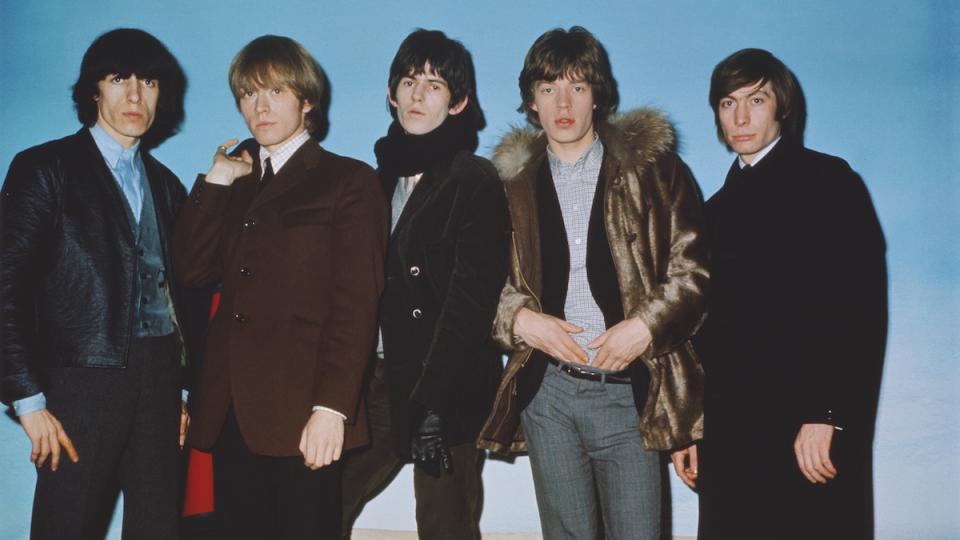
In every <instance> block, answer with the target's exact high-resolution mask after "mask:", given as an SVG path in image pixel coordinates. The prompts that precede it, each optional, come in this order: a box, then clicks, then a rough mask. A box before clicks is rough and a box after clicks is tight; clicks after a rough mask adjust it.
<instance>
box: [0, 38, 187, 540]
mask: <svg viewBox="0 0 960 540" xmlns="http://www.w3.org/2000/svg"><path fill="white" fill-rule="evenodd" d="M185 87H186V79H185V77H184V74H183V71H182V70H181V69H180V65H179V64H178V63H177V61H176V59H175V58H174V57H173V55H171V54H170V52H169V51H168V50H167V48H166V47H165V46H164V45H163V44H162V43H160V41H158V40H157V39H156V38H155V37H153V36H151V35H150V34H147V33H146V32H143V31H141V30H134V29H118V30H113V31H110V32H107V33H105V34H103V35H102V36H100V37H98V38H97V39H96V40H95V41H94V42H93V44H92V45H91V46H90V48H89V49H87V51H86V54H84V56H83V61H82V63H81V66H80V77H79V78H78V80H77V82H76V84H75V85H74V87H73V99H74V102H75V103H76V107H77V116H78V118H79V119H80V122H81V123H82V124H83V126H84V127H83V128H82V129H80V131H79V132H77V133H76V134H74V135H71V136H68V137H65V138H63V139H59V140H56V141H51V142H48V143H45V144H42V145H40V146H36V147H34V148H31V149H29V150H26V151H24V152H21V153H20V154H18V155H17V156H16V157H15V158H14V160H13V163H11V165H10V170H9V172H8V173H7V178H6V181H5V182H4V185H3V197H2V208H0V213H2V219H0V221H2V254H0V259H2V260H3V265H2V270H0V294H2V298H3V301H2V315H3V326H2V328H3V337H2V348H0V351H2V355H3V356H2V362H0V380H2V387H0V390H2V396H3V401H4V402H5V403H11V404H12V405H13V408H14V411H15V412H16V414H17V415H18V416H19V419H20V423H21V425H22V426H23V429H24V431H26V433H27V436H28V437H29V438H30V442H31V444H32V452H31V456H30V459H31V461H33V462H34V463H35V464H36V466H37V488H36V493H35V497H34V509H33V524H32V528H31V537H32V538H92V537H96V536H98V535H102V534H103V533H104V530H103V529H104V528H105V525H106V524H107V523H108V522H109V517H110V512H111V510H112V503H113V502H114V501H115V495H116V489H117V487H118V486H119V488H120V490H122V492H123V494H124V519H123V534H124V537H135V538H145V537H159V538H176V537H177V535H178V524H179V521H178V511H177V501H178V495H179V494H178V484H179V482H178V478H179V476H180V475H179V466H178V462H179V451H178V446H177V442H176V434H177V424H178V423H180V434H181V443H180V444H181V446H182V437H183V430H184V427H185V424H186V420H187V419H186V415H185V409H184V408H182V406H181V402H180V384H181V373H180V372H181V366H182V365H183V363H184V362H185V360H186V357H187V354H186V352H187V350H186V344H185V336H184V333H183V332H182V328H183V321H184V318H183V315H185V313H184V312H185V309H184V302H185V297H184V293H185V291H182V290H179V289H178V288H177V287H176V286H174V285H173V283H172V279H171V278H172V272H171V260H170V259H171V258H170V248H169V244H168V242H169V238H170V236H171V234H172V232H173V222H174V219H175V216H176V215H177V212H178V211H179V209H180V206H181V204H182V203H183V201H184V199H185V197H186V192H185V190H184V189H183V186H182V185H181V184H180V181H179V180H178V179H177V177H176V176H174V175H173V173H171V172H170V171H169V170H168V169H167V168H166V167H164V166H163V165H162V164H160V162H158V161H157V160H156V159H154V158H153V157H152V156H151V155H150V154H149V152H148V150H149V149H150V148H151V147H153V146H156V145H157V144H160V143H161V142H162V141H163V140H165V139H166V138H167V137H169V136H171V135H172V134H174V133H175V132H176V131H177V129H178V128H179V126H180V124H181V122H182V121H183V115H184V113H183V97H184V90H185ZM63 453H66V457H69V461H66V460H61V457H63ZM48 463H49V467H45V465H46V464H48Z"/></svg>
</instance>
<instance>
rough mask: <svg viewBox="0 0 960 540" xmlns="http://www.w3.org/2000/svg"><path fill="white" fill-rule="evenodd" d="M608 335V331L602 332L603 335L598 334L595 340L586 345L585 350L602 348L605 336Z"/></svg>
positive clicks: (605, 340) (605, 339)
mask: <svg viewBox="0 0 960 540" xmlns="http://www.w3.org/2000/svg"><path fill="white" fill-rule="evenodd" d="M609 333H610V331H609V330H607V331H606V332H604V333H602V334H600V335H599V336H597V337H596V339H594V340H593V341H591V342H590V343H587V348H588V349H599V348H600V347H603V344H604V343H606V342H607V336H608V335H609Z"/></svg>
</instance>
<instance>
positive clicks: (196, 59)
mask: <svg viewBox="0 0 960 540" xmlns="http://www.w3.org/2000/svg"><path fill="white" fill-rule="evenodd" d="M94 5H96V6H98V7H97V8H93V7H92V6H94ZM958 6H960V3H958V2H956V1H952V0H942V1H933V0H930V1H914V2H894V1H890V0H880V1H863V0H856V1H845V2H829V1H819V2H818V1H806V0H802V1H792V2H788V1H777V2H774V1H728V2H696V1H691V0H681V1H677V2H657V3H654V2H648V1H637V0H634V1H615V2H598V1H586V0H581V1H573V0H556V1H554V2H518V1H510V2H506V1H501V0H496V1H493V0H491V1H478V2H437V3H428V2H372V1H364V0H358V1H353V2H324V1H316V0H314V1H308V0H276V1H273V2H250V1H236V2H215V1H209V2H198V1H182V0H169V1H165V2H120V1H116V0H102V1H100V2H97V3H93V2H83V1H66V0H64V1H59V2H55V1H45V0H34V1H29V2H28V1H15V0H0V126H2V133H3V135H2V139H0V164H2V165H0V166H2V167H4V169H5V168H6V166H7V165H8V164H9V162H10V160H11V159H12V158H13V156H14V154H15V153H16V152H18V151H19V150H22V149H24V148H26V147H29V146H32V145H35V144H38V143H41V142H44V141H46V140H49V139H53V138H58V137H62V136H63V135H66V134H68V133H72V132H73V131H75V130H76V129H77V128H78V124H77V121H76V117H75V115H74V112H73V108H72V105H71V102H70V98H69V92H70V85H71V84H72V83H73V81H74V80H75V77H76V75H77V71H78V68H79V64H80V59H81V56H82V54H83V52H84V50H85V49H86V47H87V46H88V45H89V43H90V42H91V41H92V40H93V39H94V38H95V37H96V36H97V35H99V34H101V33H102V32H104V31H106V30H109V29H112V28H115V27H118V26H134V27H141V28H144V29H146V30H148V31H150V32H152V33H154V34H155V35H156V36H158V37H159V38H160V39H161V40H163V41H164V42H165V43H166V44H167V45H168V46H169V47H170V49H171V50H172V51H173V53H174V54H175V55H176V56H177V57H178V58H179V59H180V61H181V63H182V64H183V67H184V69H185V70H186V72H187V75H188V78H189V82H190V87H189V91H188V94H187V121H186V123H185V124H184V126H183V131H182V133H181V134H180V135H179V136H177V137H175V138H173V139H171V140H169V141H168V142H166V143H165V144H164V145H163V146H161V147H160V148H159V149H158V150H157V151H156V152H155V154H156V155H157V156H158V157H159V158H160V159H161V160H162V161H163V162H164V163H166V164H167V165H168V166H169V167H170V168H171V169H173V171H174V172H175V173H177V174H178V175H179V176H180V177H181V179H183V180H184V182H186V183H187V184H188V187H189V185H191V184H192V182H193V178H194V176H195V175H196V173H198V172H201V171H205V170H206V168H207V167H208V164H209V161H210V157H211V154H212V152H213V150H214V149H215V148H216V146H217V145H218V144H220V143H221V142H222V141H224V140H226V139H228V138H231V137H238V138H243V137H245V136H246V135H247V131H246V129H245V127H244V125H243V123H242V121H241V119H240V116H239V115H238V114H237V112H236V110H235V108H234V105H233V98H232V97H231V95H230V93H229V91H228V88H227V84H226V72H227V67H228V65H229V62H230V59H231V58H232V57H233V55H234V54H235V53H236V52H237V51H238V50H239V49H240V48H241V47H242V46H243V45H244V44H245V43H246V42H248V41H249V40H250V39H252V38H254V37H256V36H258V35H261V34H265V33H276V34H283V35H288V36H291V37H293V38H295V39H297V40H299V41H300V42H301V43H303V44H304V45H305V46H306V47H307V48H308V49H309V50H310V51H311V52H312V53H313V54H314V55H315V56H316V58H317V59H318V60H319V62H320V63H321V64H322V65H323V66H324V68H325V69H326V71H327V73H328V74H329V76H330V78H331V80H332V82H333V105H332V108H331V111H330V116H331V130H330V136H329V137H328V139H327V141H326V142H325V146H326V147H327V148H329V149H331V150H333V151H335V152H340V153H345V154H348V155H351V156H356V157H359V158H361V159H364V160H367V161H372V160H373V153H372V145H373V141H374V140H375V139H376V138H378V137H380V136H381V135H382V134H383V133H384V132H385V130H386V126H387V124H388V122H389V119H390V118H389V114H388V112H387V110H386V107H385V104H384V92H385V85H386V77H387V70H388V67H389V62H390V60H391V58H392V55H393V53H394V52H395V50H396V48H397V46H398V45H399V43H400V41H401V40H402V39H403V37H404V36H405V35H406V34H407V33H408V32H409V31H411V30H412V29H414V28H416V27H427V28H439V29H442V30H444V31H446V32H447V33H448V35H450V36H452V37H455V38H458V39H461V40H462V41H463V42H464V43H465V44H466V45H467V47H468V48H469V49H470V50H471V51H472V52H473V55H474V59H475V62H476V66H477V73H478V79H479V91H480V100H481V103H482V104H483V106H484V109H485V110H486V113H487V119H488V122H489V126H490V127H488V128H487V129H486V130H485V131H484V132H483V134H482V137H481V153H483V154H487V155H488V154H489V151H490V149H491V147H492V146H493V145H494V144H495V142H496V140H497V139H498V138H499V137H500V136H501V135H502V134H503V133H504V132H505V131H506V130H507V129H508V127H509V126H510V125H516V124H520V123H521V122H522V121H523V118H522V116H521V115H520V114H518V113H517V112H516V111H515V108H516V106H517V105H518V99H519V98H518V95H519V94H518V90H517V87H516V77H517V74H518V73H519V70H520V67H521V65H522V61H523V55H524V54H525V52H526V50H527V48H528V47H529V46H530V44H531V43H532V42H533V40H534V39H535V38H536V37H537V36H538V35H539V34H540V33H542V32H543V31H545V30H547V29H548V28H552V27H556V26H563V27H568V26H570V25H573V24H580V25H583V26H586V27H587V28H589V29H590V30H591V31H593V32H594V33H595V34H596V35H597V36H598V37H599V38H600V40H601V41H603V43H604V44H605V45H606V47H607V49H608V51H609V53H610V56H611V59H612V61H613V66H614V73H615V75H616V76H617V78H618V80H619V82H620V91H621V96H622V107H621V108H622V109H629V108H632V107H635V106H638V105H654V106H656V107H660V108H662V109H664V110H665V111H666V112H667V113H669V115H670V116H671V117H672V119H673V120H674V121H675V123H676V127H677V129H678V130H679V133H680V136H681V146H680V151H681V154H682V156H683V158H684V159H685V160H686V161H687V162H688V163H689V164H690V166H691V168H692V169H693V171H694V173H695V175H696V177H697V179H698V180H699V181H700V183H701V185H702V187H703V190H704V193H705V194H706V195H707V196H709V195H710V194H712V193H713V192H714V191H716V189H717V188H718V187H719V185H720V183H721V182H722V179H723V175H724V173H725V172H726V169H727V167H728V166H729V164H730V162H731V160H732V156H731V155H730V154H728V153H727V152H726V151H725V150H724V148H723V147H722V146H721V145H720V144H719V143H718V142H717V140H716V138H715V135H714V125H713V118H712V114H711V111H710V109H709V108H708V106H707V103H706V95H707V89H708V80H709V74H710V71H711V69H712V68H713V66H714V65H715V64H716V63H717V62H718V61H719V60H720V59H722V58H723V57H724V56H726V55H727V54H729V53H731V52H733V51H734V50H737V49H740V48H742V47H763V48H767V49H769V50H771V51H773V52H774V53H775V54H776V55H778V56H779V57H780V58H781V59H782V60H784V62H785V63H786V64H787V65H788V66H790V67H791V68H792V69H793V70H794V71H795V72H796V73H797V75H798V77H799V78H800V81H801V83H802V85H803V88H804V90H805V92H806V96H807V101H808V104H809V107H808V108H809V122H808V128H807V132H806V134H807V137H806V139H807V144H808V145H809V146H811V147H812V148H815V149H817V150H820V151H824V152H827V153H830V154H835V155H839V156H842V157H844V158H845V159H847V160H848V161H849V162H850V163H851V165H852V166H853V168H854V169H856V170H857V171H858V172H859V173H860V174H861V175H862V176H863V178H864V180H865V181H866V183H867V185H868V186H869V188H870V191H871V193H872V195H873V199H874V203H875V205H876V207H877V210H878V212H879V214H880V219H881V221H882V223H883V227H884V230H885V231H886V234H887V240H888V245H889V249H888V260H889V263H890V306H891V319H890V321H891V322H890V338H889V347H888V354H887V363H886V370H885V373H884V381H883V391H882V399H881V409H880V418H879V425H878V429H877V440H876V452H875V455H876V482H875V490H876V503H877V511H876V515H877V530H878V536H879V537H880V538H884V539H893V538H905V539H906V538H909V539H921V538H924V539H926V538H929V539H945V538H960V515H958V509H960V488H958V485H960V457H958V451H960V429H958V423H960V414H958V411H960V406H958V404H957V400H958V393H960V392H958V390H960V368H958V363H957V358H956V356H957V353H958V339H957V337H958V311H960V291H958V281H960V268H958V266H960V265H958V263H960V248H958V245H960V243H958V240H957V234H958V233H960V227H958V211H957V209H958V206H960V197H958V188H957V185H956V184H957V181H958V180H960V174H958V172H957V170H958V168H960V162H958V161H960V160H958V135H960V118H958V105H960V92H958V90H960V88H958V54H960V47H958V28H960V9H958ZM811 217H812V218H814V219H815V217H816V216H811ZM771 271H776V269H771ZM788 346H789V345H788ZM829 376H830V374H829V373H824V377H829ZM745 421H749V419H745ZM28 455H29V445H28V444H27V440H26V437H24V435H23V433H22V431H21V429H20V427H19V426H18V425H17V424H16V423H14V422H12V421H9V420H7V419H5V418H0V538H4V539H7V538H10V539H15V538H26V536H27V531H28V528H29V519H30V508H31V500H32V491H33V482H34V472H33V471H32V468H31V465H30V463H29V462H28V460H27V457H28ZM841 474H842V471H841ZM484 476H485V481H486V504H485V507H484V514H483V523H482V525H483V529H484V530H485V531H491V532H492V531H536V530H538V528H539V525H538V520H537V515H536V507H535V503H534V497H533V490H532V485H531V481H530V473H529V467H528V463H527V462H526V461H525V459H520V460H518V461H517V463H516V464H515V465H507V464H504V463H500V462H488V465H487V467H486V469H485V471H484ZM673 492H674V495H673V498H674V533H675V534H677V535H691V536H692V535H694V534H695V531H696V499H695V497H694V495H693V494H692V493H691V492H689V491H688V490H686V489H685V488H683V487H682V486H680V485H679V484H677V483H676V482H674V484H673ZM413 515H414V513H413V495H412V481H411V478H410V475H409V471H405V472H404V473H403V474H401V476H400V477H399V478H398V479H397V481H396V482H395V484H394V485H393V486H391V487H390V488H389V489H388V490H387V491H386V492H385V493H383V495H381V496H380V498H378V499H377V500H375V501H374V502H373V503H372V504H371V505H370V506H368V508H367V510H366V511H365V513H364V514H363V515H362V516H361V519H360V522H359V523H358V525H359V526H363V527H372V528H394V529H408V530H412V529H413V528H414V518H413ZM811 518H813V516H811ZM749 526H750V524H749V523H745V524H744V527H745V528H749ZM116 532H117V531H116V529H115V530H114V532H113V533H112V534H114V535H116ZM116 536H117V537H119V535H116Z"/></svg>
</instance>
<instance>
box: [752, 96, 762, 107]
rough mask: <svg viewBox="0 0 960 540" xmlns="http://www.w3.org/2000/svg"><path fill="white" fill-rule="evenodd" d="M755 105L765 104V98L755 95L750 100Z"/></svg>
mask: <svg viewBox="0 0 960 540" xmlns="http://www.w3.org/2000/svg"><path fill="white" fill-rule="evenodd" d="M750 102H751V103H753V104H754V105H763V102H764V99H763V98H762V97H760V96H753V99H751V100H750Z"/></svg>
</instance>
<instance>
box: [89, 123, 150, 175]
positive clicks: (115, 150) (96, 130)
mask: <svg viewBox="0 0 960 540" xmlns="http://www.w3.org/2000/svg"><path fill="white" fill-rule="evenodd" d="M90 135H92V136H93V142H95V143H97V148H98V149H100V154H101V155H103V159H105V160H106V162H107V165H109V166H110V168H111V169H115V168H116V167H117V162H118V161H120V159H121V158H123V159H133V158H134V157H136V155H137V152H138V151H139V150H140V140H139V139H137V142H135V143H133V145H132V146H130V148H124V147H123V145H122V144H120V143H118V142H117V140H116V139H114V138H113V137H111V136H110V134H108V133H107V132H106V131H104V130H103V128H102V127H100V124H94V125H93V127H91V128H90Z"/></svg>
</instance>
